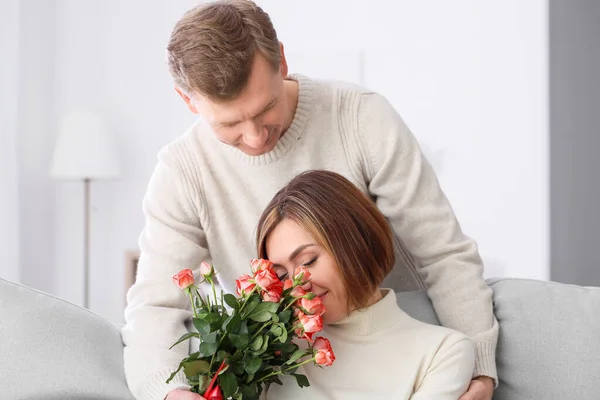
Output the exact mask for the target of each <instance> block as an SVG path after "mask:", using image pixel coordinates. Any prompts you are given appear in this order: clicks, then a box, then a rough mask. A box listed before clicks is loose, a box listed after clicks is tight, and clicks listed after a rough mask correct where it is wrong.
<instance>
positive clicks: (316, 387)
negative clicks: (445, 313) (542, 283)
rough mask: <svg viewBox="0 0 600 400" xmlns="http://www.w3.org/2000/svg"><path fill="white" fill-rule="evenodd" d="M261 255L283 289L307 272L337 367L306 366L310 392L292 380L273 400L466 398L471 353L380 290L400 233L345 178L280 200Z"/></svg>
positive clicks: (297, 187)
mask: <svg viewBox="0 0 600 400" xmlns="http://www.w3.org/2000/svg"><path fill="white" fill-rule="evenodd" d="M257 249H258V256H259V257H260V258H266V259H269V260H270V261H271V262H273V263H274V268H275V270H276V271H277V273H278V275H279V277H280V278H281V279H282V280H283V279H285V278H286V277H287V276H289V275H290V274H292V272H293V271H294V269H295V268H297V267H300V266H303V267H305V268H308V269H309V271H310V273H311V277H312V279H311V281H310V283H308V284H307V287H305V289H306V290H310V291H312V292H313V293H315V294H317V295H318V296H320V297H321V299H322V300H323V303H324V305H325V307H326V310H327V311H326V312H325V314H324V315H323V321H324V323H325V324H326V325H325V327H324V329H323V331H322V332H321V334H322V335H323V336H325V337H327V338H328V339H329V340H330V341H331V345H332V347H333V350H334V352H335V357H336V360H335V362H334V363H333V365H332V366H329V367H327V368H324V369H321V368H318V367H315V366H313V365H306V366H305V367H306V368H305V369H304V371H302V372H303V373H304V374H305V375H306V376H307V377H308V379H309V381H310V384H311V386H310V387H307V388H299V387H298V385H297V384H296V383H295V382H292V381H286V379H287V378H290V377H286V379H284V380H283V382H284V385H283V386H278V385H272V386H271V388H270V389H269V395H268V396H269V400H271V399H274V400H278V399H290V400H294V399H302V400H304V399H314V400H319V399H344V400H348V399H361V400H363V399H379V398H380V399H412V400H423V399H435V400H446V399H447V400H457V399H458V398H459V397H460V396H461V395H463V394H464V393H465V392H466V390H467V388H468V385H469V382H470V380H471V375H472V373H473V369H474V362H475V351H474V346H473V343H472V342H471V340H470V339H469V338H467V337H466V336H464V335H463V334H460V333H458V332H456V331H452V330H449V329H447V328H443V327H438V326H433V325H428V324H425V323H422V322H420V321H417V320H415V319H413V318H411V317H410V316H408V315H407V314H406V313H404V312H403V311H402V310H401V309H400V308H399V307H398V305H397V304H396V296H395V293H394V292H393V291H392V290H390V289H380V288H379V285H380V284H381V282H382V281H383V279H384V277H385V276H386V275H387V274H388V272H390V270H391V269H392V267H393V265H394V250H393V241H392V232H391V230H390V228H389V225H388V223H387V221H386V219H385V218H384V216H383V215H382V214H381V213H380V212H379V210H378V209H377V207H376V206H375V205H374V204H373V202H372V201H371V200H370V199H369V198H367V197H366V196H365V195H364V194H363V193H362V192H361V191H360V190H359V189H358V188H357V187H356V186H354V185H353V184H352V183H350V182H349V181H348V180H346V179H345V178H343V177H342V176H341V175H338V174H336V173H333V172H326V171H311V172H306V173H303V174H301V175H299V176H297V177H296V178H294V179H293V180H292V181H291V182H290V183H289V184H288V185H287V186H286V187H284V188H283V189H282V190H280V191H279V192H278V193H277V194H276V195H275V197H274V198H273V199H272V200H271V202H270V203H269V205H268V206H267V208H266V209H265V211H264V212H263V214H262V216H261V218H260V221H259V224H258V228H257ZM302 368H304V367H302ZM291 379H294V378H291Z"/></svg>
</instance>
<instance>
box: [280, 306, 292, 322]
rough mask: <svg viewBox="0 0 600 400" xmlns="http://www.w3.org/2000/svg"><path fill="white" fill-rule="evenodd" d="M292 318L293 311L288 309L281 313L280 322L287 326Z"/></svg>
mask: <svg viewBox="0 0 600 400" xmlns="http://www.w3.org/2000/svg"><path fill="white" fill-rule="evenodd" d="M291 316H292V310H291V309H289V308H288V309H287V310H285V311H282V312H280V313H279V322H281V323H282V324H287V323H288V322H289V321H290V317H291Z"/></svg>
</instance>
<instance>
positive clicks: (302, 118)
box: [221, 74, 315, 165]
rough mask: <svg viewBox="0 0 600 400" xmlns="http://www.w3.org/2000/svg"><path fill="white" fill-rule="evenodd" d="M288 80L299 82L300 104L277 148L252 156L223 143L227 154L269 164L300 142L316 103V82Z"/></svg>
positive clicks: (295, 76)
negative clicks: (314, 99)
mask: <svg viewBox="0 0 600 400" xmlns="http://www.w3.org/2000/svg"><path fill="white" fill-rule="evenodd" d="M286 79H290V80H294V81H296V82H298V104H297V105H296V111H295V112H294V117H293V119H292V123H291V124H290V127H289V128H288V130H287V131H285V133H284V134H283V136H282V137H281V138H280V139H279V141H278V142H277V144H276V145H275V148H273V150H271V151H270V152H268V153H265V154H261V155H259V156H251V155H248V154H246V153H244V152H243V151H240V150H239V149H237V148H235V147H233V146H229V145H226V144H225V143H221V145H222V146H225V147H226V151H227V152H230V153H231V154H232V155H234V156H235V157H237V158H238V159H240V160H243V161H245V162H247V163H249V164H252V165H262V164H269V163H272V162H274V161H277V160H279V159H280V158H281V157H283V156H284V155H285V154H286V153H287V152H288V151H289V150H290V149H291V148H292V147H293V146H294V144H295V143H296V142H297V141H298V140H300V138H301V136H302V133H303V132H304V129H305V128H306V124H307V122H308V119H309V117H310V111H311V108H312V105H313V103H314V102H313V98H314V93H313V92H314V86H315V82H314V81H313V80H312V79H310V78H308V77H306V76H304V75H299V74H292V75H289V76H288V77H287V78H286Z"/></svg>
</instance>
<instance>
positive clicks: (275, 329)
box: [270, 324, 284, 338]
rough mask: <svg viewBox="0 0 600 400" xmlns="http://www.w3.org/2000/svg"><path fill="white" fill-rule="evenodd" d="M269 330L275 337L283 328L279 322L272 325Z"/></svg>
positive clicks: (281, 332)
mask: <svg viewBox="0 0 600 400" xmlns="http://www.w3.org/2000/svg"><path fill="white" fill-rule="evenodd" d="M270 330H271V333H272V334H273V336H275V337H276V338H278V337H279V336H281V335H282V334H283V331H284V329H283V328H282V327H281V326H280V325H279V324H275V325H272V326H271V329H270Z"/></svg>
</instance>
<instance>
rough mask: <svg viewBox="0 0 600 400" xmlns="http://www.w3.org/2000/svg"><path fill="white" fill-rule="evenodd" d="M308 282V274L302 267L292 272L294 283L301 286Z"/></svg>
mask: <svg viewBox="0 0 600 400" xmlns="http://www.w3.org/2000/svg"><path fill="white" fill-rule="evenodd" d="M308 280H310V272H308V270H307V269H306V268H304V267H298V268H296V269H295V270H294V282H295V283H299V284H303V283H304V282H306V281H308Z"/></svg>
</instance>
